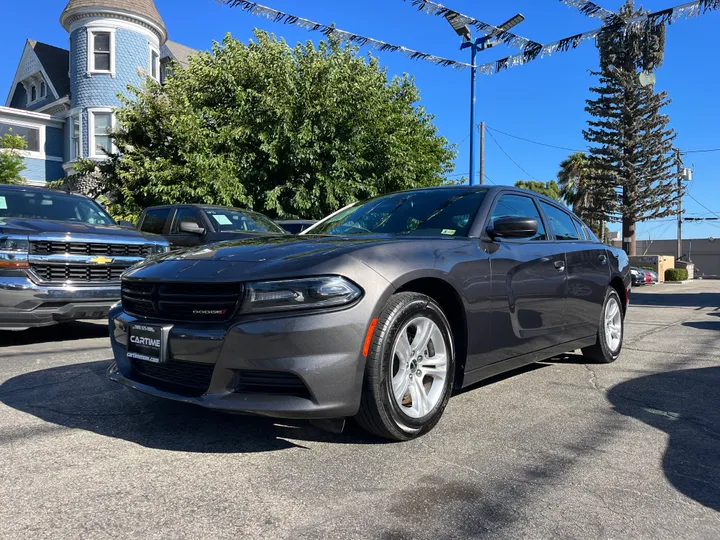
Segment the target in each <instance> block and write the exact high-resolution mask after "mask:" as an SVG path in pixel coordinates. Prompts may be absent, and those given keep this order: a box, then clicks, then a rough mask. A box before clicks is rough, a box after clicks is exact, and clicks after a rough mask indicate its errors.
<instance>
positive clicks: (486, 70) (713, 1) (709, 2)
mask: <svg viewBox="0 0 720 540" xmlns="http://www.w3.org/2000/svg"><path fill="white" fill-rule="evenodd" d="M560 1H561V2H565V3H566V4H569V5H573V6H575V5H576V4H586V3H587V2H585V1H584V0H567V1H565V0H560ZM716 10H720V0H695V1H694V2H688V3H686V4H681V5H679V6H675V7H673V8H669V9H664V10H662V11H657V12H654V13H648V14H647V15H641V16H639V17H635V18H633V19H630V20H628V21H623V20H622V19H621V18H620V17H618V16H616V15H615V14H612V16H608V17H606V18H605V25H604V26H603V28H606V29H607V28H609V27H613V26H614V27H617V28H618V29H621V28H622V27H625V31H630V30H633V29H634V28H636V27H640V26H642V25H644V24H647V23H648V22H650V24H653V25H659V24H665V23H667V24H672V23H673V22H675V21H677V20H679V19H686V18H689V17H697V16H699V15H702V14H704V13H707V12H708V11H716ZM601 30H602V29H601V28H598V29H596V30H591V31H589V32H584V33H582V34H577V35H574V36H569V37H566V38H563V39H561V40H559V41H555V42H553V43H548V44H547V45H544V46H542V49H541V50H540V51H539V52H537V49H536V48H533V49H527V50H526V51H525V52H523V53H522V54H516V55H513V56H508V57H506V58H502V59H500V60H497V61H496V62H490V63H487V64H481V65H479V66H477V69H478V73H480V74H482V75H493V74H495V73H498V72H500V71H502V70H504V69H508V68H511V67H515V66H521V65H523V64H527V63H528V62H532V61H533V60H535V59H537V58H544V57H545V56H550V55H551V54H554V53H556V52H567V51H569V50H570V49H574V48H576V47H577V46H578V45H580V43H582V42H583V41H587V40H589V39H595V38H596V37H598V35H599V34H600V32H601Z"/></svg>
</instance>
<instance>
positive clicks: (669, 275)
mask: <svg viewBox="0 0 720 540" xmlns="http://www.w3.org/2000/svg"><path fill="white" fill-rule="evenodd" d="M687 278H688V271H687V268H668V269H667V270H665V281H685V280H686V279H687Z"/></svg>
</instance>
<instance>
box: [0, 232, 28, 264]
mask: <svg viewBox="0 0 720 540" xmlns="http://www.w3.org/2000/svg"><path fill="white" fill-rule="evenodd" d="M29 251H30V242H28V239H27V237H26V236H0V268H28V252H29Z"/></svg>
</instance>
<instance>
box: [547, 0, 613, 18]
mask: <svg viewBox="0 0 720 540" xmlns="http://www.w3.org/2000/svg"><path fill="white" fill-rule="evenodd" d="M560 2H562V3H563V4H565V5H568V6H570V7H574V8H577V9H578V10H579V11H580V13H582V14H583V15H586V16H588V17H592V18H595V19H602V20H603V21H604V20H606V19H609V18H611V17H615V13H613V12H612V11H610V10H609V9H605V8H604V7H602V6H599V5H597V4H596V3H595V2H589V1H588V0H560Z"/></svg>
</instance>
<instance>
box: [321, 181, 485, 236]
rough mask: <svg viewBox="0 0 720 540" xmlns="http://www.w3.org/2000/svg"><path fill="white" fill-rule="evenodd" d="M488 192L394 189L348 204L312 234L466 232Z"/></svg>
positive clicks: (457, 233) (430, 234)
mask: <svg viewBox="0 0 720 540" xmlns="http://www.w3.org/2000/svg"><path fill="white" fill-rule="evenodd" d="M485 194H486V191H485V190H476V189H429V190H423V191H407V192H403V193H393V194H391V195H385V196H383V197H378V198H376V199H370V200H369V201H365V202H363V203H358V204H356V205H353V206H351V207H349V208H346V209H345V210H343V211H342V212H339V213H338V214H335V215H334V216H332V217H331V218H328V219H327V220H326V221H324V222H322V223H321V224H320V225H318V226H317V227H315V228H314V229H312V230H310V232H309V234H333V235H335V234H337V235H346V234H408V235H410V234H411V235H418V236H467V234H468V232H469V231H470V227H471V226H472V223H473V220H474V219H475V216H476V215H477V211H478V209H479V208H480V204H481V203H482V201H483V198H484V197H485Z"/></svg>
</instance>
